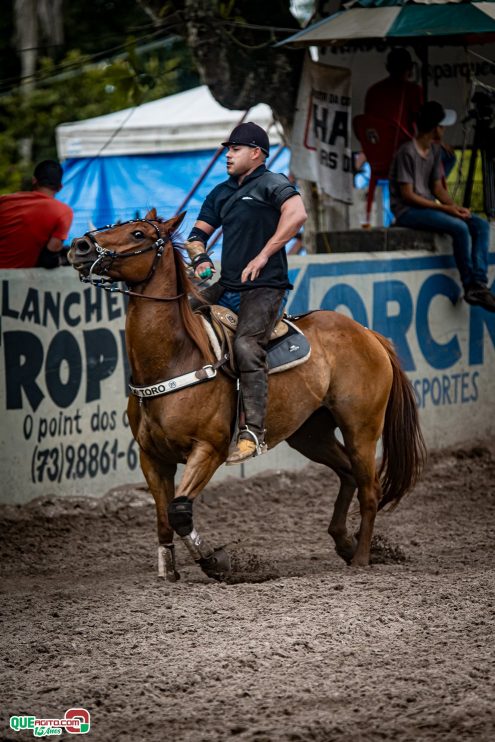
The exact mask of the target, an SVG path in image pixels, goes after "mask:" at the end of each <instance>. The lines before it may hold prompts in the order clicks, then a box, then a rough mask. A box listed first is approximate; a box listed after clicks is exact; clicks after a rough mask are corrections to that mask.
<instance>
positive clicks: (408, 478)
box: [373, 332, 426, 510]
mask: <svg viewBox="0 0 495 742" xmlns="http://www.w3.org/2000/svg"><path fill="white" fill-rule="evenodd" d="M373 334H374V335H375V337H376V338H377V340H378V341H379V342H380V343H381V345H382V346H383V348H384V349H385V350H386V352H387V354H388V357H389V359H390V363H391V364H392V370H393V380H392V388H391V390H390V396H389V398H388V403H387V409H386V411H385V423H384V427H383V433H382V447H383V455H382V461H381V465H380V470H379V472H378V476H379V479H380V483H381V487H382V498H381V500H380V503H379V505H378V509H379V510H381V509H382V508H383V507H385V505H389V504H391V505H392V508H395V507H396V506H397V505H398V504H399V502H400V500H401V499H402V497H403V496H404V495H405V494H406V493H407V492H409V491H410V490H411V489H412V488H413V487H414V485H415V484H416V482H417V481H418V478H419V476H420V474H421V471H422V469H423V467H424V464H425V461H426V445H425V441H424V438H423V434H422V432H421V428H420V425H419V416H418V408H417V406H416V400H415V396H414V391H413V387H412V384H411V382H410V381H409V379H408V378H407V376H406V374H405V373H404V371H403V370H402V368H401V365H400V362H399V359H398V357H397V354H396V352H395V350H394V348H393V346H392V344H391V343H390V342H389V341H388V340H387V339H386V338H384V337H383V335H380V334H378V333H376V332H374V333H373Z"/></svg>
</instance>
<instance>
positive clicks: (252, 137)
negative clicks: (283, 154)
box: [222, 121, 270, 155]
mask: <svg viewBox="0 0 495 742" xmlns="http://www.w3.org/2000/svg"><path fill="white" fill-rule="evenodd" d="M231 144H243V145H245V146H246V147H259V148H260V150H261V151H262V152H264V153H265V155H269V154H270V141H269V139H268V134H267V133H266V131H265V130H264V129H262V128H261V126H258V124H253V122H252V121H248V122H247V124H239V126H236V127H235V129H233V130H232V132H231V134H230V137H229V138H228V140H227V141H226V142H222V147H229V146H230V145H231Z"/></svg>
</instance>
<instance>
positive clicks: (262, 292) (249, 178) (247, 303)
mask: <svg viewBox="0 0 495 742" xmlns="http://www.w3.org/2000/svg"><path fill="white" fill-rule="evenodd" d="M222 146H223V147H226V148H227V173H228V174H229V176H230V177H229V178H228V180H226V181H224V182H223V183H220V185H218V186H216V188H214V189H213V190H212V191H211V193H210V194H209V195H208V196H207V197H206V199H205V201H204V203H203V206H202V207H201V210H200V213H199V215H198V219H197V221H196V223H195V225H194V227H193V229H192V231H191V233H190V235H189V237H188V238H187V241H186V244H185V246H186V248H187V251H188V254H189V257H190V258H191V261H192V265H193V267H194V271H195V275H196V276H197V277H199V278H209V277H211V275H212V274H213V273H214V272H215V268H214V266H213V262H212V261H211V259H210V257H209V255H208V253H207V251H206V244H207V242H208V238H209V237H210V236H211V235H212V233H213V232H214V231H215V230H216V229H218V228H219V227H220V226H221V227H222V229H223V248H222V260H221V271H220V278H219V280H218V282H217V283H215V284H213V285H212V286H209V287H208V288H206V289H204V290H203V291H202V292H201V293H202V296H203V297H204V300H205V303H208V304H220V305H221V306H224V307H228V308H229V309H231V310H232V311H234V312H236V313H237V314H238V325H237V331H236V336H235V341H234V355H235V362H236V365H237V368H238V371H239V377H240V391H241V398H242V407H243V410H244V419H245V424H243V425H242V427H240V430H239V437H238V440H237V444H236V446H235V448H234V450H233V451H231V453H230V455H229V457H228V459H227V464H237V463H241V462H242V461H245V460H246V459H248V458H250V457H252V456H255V455H256V454H259V453H262V452H263V450H264V438H265V411H266V401H267V390H268V379H267V366H266V346H267V343H268V340H269V338H270V335H271V334H272V332H273V329H274V327H275V325H276V323H277V321H278V319H279V318H280V316H281V314H282V312H283V308H284V306H285V303H286V301H287V296H288V291H289V289H291V288H292V286H291V284H290V282H289V277H288V269H287V257H286V254H285V249H284V248H285V244H286V243H287V242H288V240H290V239H291V238H292V237H294V236H295V235H296V234H297V233H298V232H299V230H300V229H301V227H302V225H303V224H304V222H305V221H306V218H307V215H306V210H305V208H304V204H303V202H302V199H301V196H300V195H299V194H298V193H297V191H296V189H295V188H294V186H293V185H292V184H291V183H290V182H289V180H288V179H287V178H286V177H285V175H281V174H278V173H272V172H270V171H269V170H267V168H266V167H265V160H266V158H267V156H268V154H269V150H270V144H269V140H268V135H267V133H266V132H265V131H264V129H262V128H261V127H260V126H258V125H257V124H254V123H252V122H249V123H246V124H240V125H239V126H236V127H235V129H234V130H233V131H232V133H231V135H230V137H229V139H228V141H226V142H223V143H222Z"/></svg>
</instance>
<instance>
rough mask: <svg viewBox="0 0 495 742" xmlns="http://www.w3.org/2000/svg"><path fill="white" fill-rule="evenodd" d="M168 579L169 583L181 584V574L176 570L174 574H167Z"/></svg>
mask: <svg viewBox="0 0 495 742" xmlns="http://www.w3.org/2000/svg"><path fill="white" fill-rule="evenodd" d="M166 579H167V582H179V580H180V574H179V573H178V572H176V571H175V569H174V571H173V572H167V574H166Z"/></svg>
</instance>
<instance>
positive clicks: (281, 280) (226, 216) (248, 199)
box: [198, 165, 297, 291]
mask: <svg viewBox="0 0 495 742" xmlns="http://www.w3.org/2000/svg"><path fill="white" fill-rule="evenodd" d="M248 184H249V185H248ZM239 189H242V195H240V194H239V198H238V199H236V200H235V201H234V202H233V204H232V205H231V206H229V207H227V208H226V209H225V211H224V213H222V208H223V207H224V205H225V204H226V202H227V201H228V199H229V198H230V197H231V196H233V194H234V193H235V192H236V191H237V190H239ZM295 195H297V191H296V189H295V188H294V186H293V185H292V184H291V183H290V182H289V180H288V178H286V177H285V175H281V174H279V173H272V172H270V171H269V170H267V169H266V167H265V166H264V165H260V167H258V168H256V170H254V171H253V172H252V173H250V174H249V175H248V176H247V178H245V179H244V180H243V182H242V184H241V185H240V186H239V184H238V182H237V178H235V177H233V176H231V177H230V178H229V179H228V180H226V181H224V182H223V183H220V185H217V186H216V188H214V189H213V190H212V191H211V193H210V194H209V195H208V196H207V197H206V199H205V201H204V203H203V206H202V207H201V211H200V212H199V215H198V220H200V221H203V222H206V223H207V224H210V226H212V227H213V228H214V229H217V228H218V227H220V226H221V227H222V228H223V248H222V264H221V272H220V279H219V283H220V284H221V285H222V286H225V288H226V289H229V290H230V291H243V290H245V289H252V288H256V287H261V286H268V287H271V288H277V289H278V288H280V289H288V288H292V286H291V284H290V283H289V277H288V272H287V255H286V253H285V247H282V248H281V249H280V250H278V251H277V252H276V253H275V254H274V255H272V256H271V257H270V258H269V260H268V263H267V264H266V266H265V267H264V268H263V270H262V271H261V273H260V275H259V276H258V278H256V279H255V280H254V281H246V283H241V273H242V271H243V270H244V268H245V267H246V265H247V264H248V263H249V261H250V260H252V259H253V258H255V257H256V256H257V255H258V254H259V253H260V252H261V250H262V249H263V248H264V246H265V245H266V243H267V242H268V240H269V239H270V237H272V236H273V234H274V232H275V230H276V229H277V225H278V222H279V219H280V207H281V206H282V204H283V203H284V202H285V201H287V199H289V198H291V197H292V196H295Z"/></svg>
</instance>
